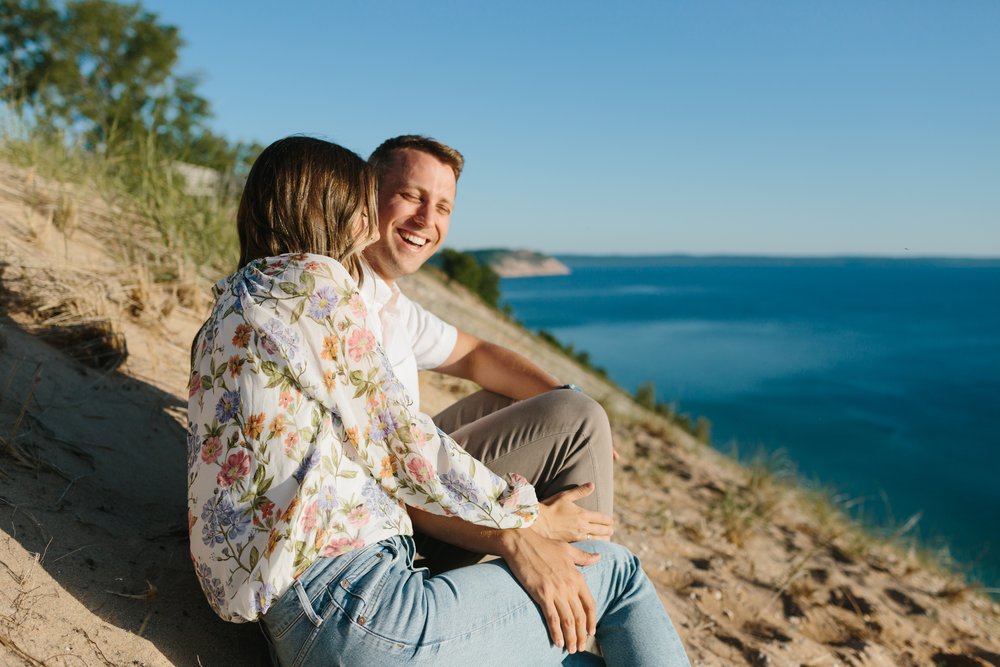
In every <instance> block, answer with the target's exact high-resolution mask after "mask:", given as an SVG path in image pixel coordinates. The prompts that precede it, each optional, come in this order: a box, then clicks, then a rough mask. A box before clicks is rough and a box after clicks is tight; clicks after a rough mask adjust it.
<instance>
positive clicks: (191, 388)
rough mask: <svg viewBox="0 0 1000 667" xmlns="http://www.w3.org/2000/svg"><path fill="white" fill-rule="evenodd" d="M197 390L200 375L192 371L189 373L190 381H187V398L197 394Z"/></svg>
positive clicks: (199, 387)
mask: <svg viewBox="0 0 1000 667" xmlns="http://www.w3.org/2000/svg"><path fill="white" fill-rule="evenodd" d="M199 389H201V373H199V372H198V371H194V372H192V373H191V379H190V380H189V381H188V398H191V397H192V396H194V395H195V394H197V393H198V390H199Z"/></svg>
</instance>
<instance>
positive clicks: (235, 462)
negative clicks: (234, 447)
mask: <svg viewBox="0 0 1000 667" xmlns="http://www.w3.org/2000/svg"><path fill="white" fill-rule="evenodd" d="M249 474H250V455H249V454H247V453H246V450H243V449H241V450H239V451H237V452H233V453H232V454H230V455H229V458H227V459H226V462H225V463H223V464H222V470H220V471H219V475H218V477H216V478H215V481H216V483H217V484H218V485H219V486H220V487H222V488H223V489H228V488H229V487H230V486H232V485H233V484H234V483H235V482H236V481H237V480H239V479H242V478H244V477H246V476H247V475H249Z"/></svg>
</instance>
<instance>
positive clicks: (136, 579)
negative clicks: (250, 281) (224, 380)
mask: <svg viewBox="0 0 1000 667" xmlns="http://www.w3.org/2000/svg"><path fill="white" fill-rule="evenodd" d="M0 333H2V334H3V336H2V340H0V342H3V343H4V344H3V345H0V347H2V348H3V349H2V351H0V389H2V392H3V393H2V395H0V432H2V433H3V434H4V437H5V438H8V437H9V436H8V434H9V435H10V436H14V438H15V442H16V443H17V444H18V446H19V447H20V448H21V449H22V450H23V451H28V452H30V456H31V458H32V459H34V460H35V463H36V467H35V469H33V468H32V467H26V466H23V465H17V464H16V463H15V461H14V459H13V458H11V456H10V455H9V454H0V470H2V471H3V472H4V473H6V476H5V477H4V479H3V490H2V495H0V500H2V501H3V502H0V522H2V525H3V526H4V530H5V531H6V532H8V533H9V534H10V535H11V536H12V537H13V538H14V539H15V540H16V541H17V542H19V543H20V544H21V545H22V546H23V547H24V548H25V549H27V550H28V551H31V552H35V553H39V554H44V556H43V558H42V561H41V566H42V567H43V568H44V569H45V571H46V572H47V573H48V574H49V575H50V576H52V577H53V578H54V579H55V580H56V581H57V582H58V583H59V584H60V585H61V586H62V587H63V588H64V589H65V590H66V591H67V592H69V593H70V594H71V595H73V596H74V597H75V598H76V599H77V600H79V601H80V603H82V604H83V605H84V606H85V607H86V608H87V609H89V610H90V611H91V612H92V613H93V614H95V615H96V616H97V617H98V618H100V619H103V620H104V621H106V622H107V623H109V624H111V625H114V626H117V627H119V628H122V629H124V630H126V631H128V632H131V633H134V634H137V635H141V636H142V637H143V638H145V639H146V640H148V641H150V642H152V644H153V645H155V647H156V648H157V649H158V650H159V651H160V652H161V653H162V654H163V655H164V656H165V657H166V658H167V659H168V660H169V661H170V662H171V663H173V664H176V665H199V664H200V665H204V666H205V667H208V666H209V665H250V666H253V665H266V664H268V660H267V650H266V645H265V643H264V641H263V639H262V637H261V635H260V632H259V630H258V628H257V627H256V624H244V625H234V624H230V623H225V622H223V621H221V620H219V619H218V618H217V617H216V616H215V615H214V614H213V613H212V611H211V609H210V608H209V607H208V604H207V603H206V602H205V600H204V597H203V595H202V593H201V589H200V588H199V586H198V582H197V579H196V578H195V576H194V573H193V570H192V567H191V561H190V558H189V556H188V542H187V540H188V537H187V509H186V501H185V498H186V482H185V475H186V472H185V456H186V453H185V451H186V446H185V437H184V428H183V426H182V424H183V422H184V418H185V414H186V408H187V406H186V403H184V402H182V401H181V400H180V399H178V397H176V396H173V395H170V394H167V393H165V392H163V391H161V390H160V389H158V388H156V387H154V386H151V385H150V384H147V383H144V382H142V381H140V380H137V379H135V378H130V377H127V376H125V375H123V374H121V373H119V372H110V373H102V372H99V371H95V370H92V369H89V368H86V367H84V366H83V365H81V364H79V363H77V362H75V361H73V360H71V359H69V358H68V357H66V356H65V355H64V354H63V353H61V352H60V351H58V350H56V349H54V348H53V347H51V346H49V345H47V344H45V343H43V342H41V341H40V340H38V339H37V338H36V337H34V336H32V335H30V334H29V333H27V332H25V331H24V330H23V329H22V328H20V327H19V326H18V325H17V324H15V323H14V322H12V321H11V320H9V319H8V318H7V317H6V316H2V317H0ZM36 377H37V381H36ZM25 407H26V410H24V408H25ZM15 426H16V428H15ZM154 589H155V593H154V594H150V591H152V590H154ZM119 594H124V595H132V596H135V597H122V596H121V595H119Z"/></svg>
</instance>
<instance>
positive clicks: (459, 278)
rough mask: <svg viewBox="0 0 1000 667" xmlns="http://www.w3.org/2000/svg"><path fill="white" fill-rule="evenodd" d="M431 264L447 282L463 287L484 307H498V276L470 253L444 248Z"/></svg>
mask: <svg viewBox="0 0 1000 667" xmlns="http://www.w3.org/2000/svg"><path fill="white" fill-rule="evenodd" d="M432 264H433V265H434V266H437V267H438V268H439V269H441V271H443V272H444V275H445V276H447V277H448V280H449V282H450V281H454V282H456V283H458V284H459V285H462V286H464V287H465V288H466V289H468V290H469V291H471V292H472V293H473V294H476V295H477V296H478V297H479V298H480V299H482V300H483V302H484V303H486V305H488V306H490V307H492V308H498V307H499V302H500V276H498V275H497V273H496V271H494V270H493V269H491V268H490V267H489V265H487V264H485V263H483V262H480V261H479V260H478V259H476V256H475V255H473V254H472V253H468V252H462V251H460V250H454V249H452V248H445V249H444V250H442V251H441V252H440V253H438V254H437V255H436V256H435V257H434V258H433V260H432Z"/></svg>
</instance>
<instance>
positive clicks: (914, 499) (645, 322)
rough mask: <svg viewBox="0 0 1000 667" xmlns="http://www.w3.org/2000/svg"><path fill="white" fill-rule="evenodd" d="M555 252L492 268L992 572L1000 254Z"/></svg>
mask: <svg viewBox="0 0 1000 667" xmlns="http://www.w3.org/2000/svg"><path fill="white" fill-rule="evenodd" d="M562 259H563V260H564V261H565V262H566V263H567V264H568V265H569V266H570V267H571V268H572V270H573V273H572V275H569V276H552V277H542V278H520V279H508V280H504V281H503V282H502V289H503V295H504V301H505V302H506V303H509V304H510V305H511V306H512V307H513V308H514V312H515V315H516V316H517V317H518V318H519V319H521V320H522V321H523V322H524V324H525V325H526V326H527V327H529V328H531V329H539V328H544V329H547V330H549V331H551V332H552V333H554V334H555V335H556V337H557V338H559V340H561V341H563V342H570V343H572V344H573V345H574V346H576V347H577V348H578V349H584V350H587V351H588V352H589V353H590V355H591V358H592V361H593V363H594V364H595V365H597V366H602V367H604V368H605V369H607V371H608V372H609V374H610V375H611V377H612V378H613V379H614V380H616V381H617V382H618V383H619V384H621V385H622V386H623V387H625V388H626V389H628V390H630V391H631V390H634V389H635V387H636V386H637V385H638V384H640V383H642V382H645V381H652V382H654V383H655V385H656V388H657V394H658V398H659V400H660V401H663V402H668V403H673V404H675V407H676V408H678V409H680V410H681V411H683V412H688V413H691V414H693V415H705V416H707V417H708V418H709V419H710V420H711V422H712V438H713V444H714V445H715V446H717V447H719V448H721V449H723V450H727V451H728V450H730V449H731V448H732V447H733V445H734V443H735V444H736V445H737V446H738V448H739V451H740V452H741V454H743V455H746V454H751V453H754V452H755V451H758V450H759V449H761V448H763V449H765V450H767V451H775V450H779V449H781V450H784V451H785V452H787V453H788V456H789V457H790V458H791V459H792V461H793V462H794V463H795V464H796V466H797V468H798V471H799V474H800V476H801V477H803V478H805V479H807V480H814V481H816V482H818V483H821V484H823V485H825V486H827V487H832V488H835V489H837V490H839V491H840V492H842V493H844V494H846V495H848V496H850V497H851V498H854V499H859V500H861V503H860V507H861V511H862V512H863V514H864V516H865V517H866V518H868V519H870V520H873V521H876V522H885V521H886V520H889V521H894V522H895V523H897V524H902V523H903V522H905V521H906V520H907V519H908V518H909V517H910V516H912V515H913V514H915V513H917V512H921V513H922V516H921V519H920V522H919V524H918V528H917V530H918V532H919V534H920V536H921V537H922V538H924V539H925V540H927V541H928V542H930V543H931V544H947V545H950V547H951V553H952V554H953V555H954V556H955V557H956V558H957V559H958V560H960V561H961V562H962V563H963V564H964V565H966V567H967V568H968V569H969V570H970V571H971V572H972V573H973V574H974V575H975V576H977V577H979V578H980V579H982V580H983V581H984V582H986V583H987V584H988V585H990V586H1000V481H998V479H997V478H998V476H1000V435H998V431H997V426H996V422H997V418H998V416H1000V261H994V262H991V261H981V262H975V261H968V262H965V261H947V260H941V261H935V260H919V261H893V260H870V259H866V260H774V259H752V258H729V259H692V258H659V259H657V258H652V259H650V258H645V259H642V260H636V259H627V258H617V259H616V258H562Z"/></svg>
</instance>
